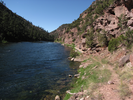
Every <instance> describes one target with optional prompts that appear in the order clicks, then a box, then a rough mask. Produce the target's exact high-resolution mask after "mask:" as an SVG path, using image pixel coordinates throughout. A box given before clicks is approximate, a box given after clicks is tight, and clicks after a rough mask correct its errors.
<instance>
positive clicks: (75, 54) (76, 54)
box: [70, 50, 79, 58]
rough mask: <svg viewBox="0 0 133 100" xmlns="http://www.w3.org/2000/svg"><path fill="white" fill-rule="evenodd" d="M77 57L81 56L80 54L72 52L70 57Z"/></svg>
mask: <svg viewBox="0 0 133 100" xmlns="http://www.w3.org/2000/svg"><path fill="white" fill-rule="evenodd" d="M76 56H79V54H78V53H77V52H75V51H74V50H71V52H70V57H72V58H76Z"/></svg>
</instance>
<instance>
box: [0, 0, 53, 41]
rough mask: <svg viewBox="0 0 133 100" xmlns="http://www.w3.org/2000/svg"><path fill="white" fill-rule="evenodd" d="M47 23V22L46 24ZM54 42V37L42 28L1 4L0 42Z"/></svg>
mask: <svg viewBox="0 0 133 100" xmlns="http://www.w3.org/2000/svg"><path fill="white" fill-rule="evenodd" d="M44 23H45V22H44ZM38 40H43V41H53V36H52V35H49V33H48V32H47V31H46V30H44V29H43V28H41V27H36V26H34V25H33V24H32V23H31V22H29V21H27V20H25V19H24V18H22V17H21V16H19V15H17V14H15V13H13V12H12V11H11V10H9V9H8V8H7V7H6V6H5V4H4V2H3V1H1V2H0V42H7V41H8V42H17V41H38Z"/></svg>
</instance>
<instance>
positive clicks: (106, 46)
mask: <svg viewBox="0 0 133 100" xmlns="http://www.w3.org/2000/svg"><path fill="white" fill-rule="evenodd" d="M54 33H57V34H58V35H57V37H56V40H55V41H57V42H60V43H62V44H65V45H74V48H75V49H76V50H75V49H74V50H75V51H80V52H82V54H80V56H76V58H75V57H73V59H72V61H81V65H80V66H79V70H78V71H79V74H78V77H77V80H76V81H75V84H72V89H71V90H68V91H67V94H66V96H65V98H64V100H133V95H132V94H133V73H132V71H133V0H96V1H94V2H93V3H92V5H91V6H90V7H89V8H88V9H87V10H85V11H84V12H83V13H81V14H80V17H79V18H78V19H77V20H75V21H73V22H72V23H71V24H68V25H67V26H65V27H64V28H62V29H59V28H58V29H57V30H55V31H54V32H53V33H52V34H54ZM73 54H74V53H73ZM71 55H72V54H71Z"/></svg>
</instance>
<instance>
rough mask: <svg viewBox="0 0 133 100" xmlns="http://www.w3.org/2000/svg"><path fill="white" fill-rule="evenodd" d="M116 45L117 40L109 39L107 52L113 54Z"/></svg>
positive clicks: (117, 43)
mask: <svg viewBox="0 0 133 100" xmlns="http://www.w3.org/2000/svg"><path fill="white" fill-rule="evenodd" d="M118 45H119V40H118V39H117V38H116V39H111V40H110V41H109V45H108V50H109V51H111V52H113V51H115V50H116V49H117V47H118Z"/></svg>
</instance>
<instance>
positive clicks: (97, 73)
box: [64, 58, 111, 100]
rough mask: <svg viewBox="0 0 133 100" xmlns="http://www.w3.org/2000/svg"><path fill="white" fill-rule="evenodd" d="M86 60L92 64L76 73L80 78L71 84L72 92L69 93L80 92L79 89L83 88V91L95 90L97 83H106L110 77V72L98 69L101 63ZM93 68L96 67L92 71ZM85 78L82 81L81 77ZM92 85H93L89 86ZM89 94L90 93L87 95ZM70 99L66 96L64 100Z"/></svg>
mask: <svg viewBox="0 0 133 100" xmlns="http://www.w3.org/2000/svg"><path fill="white" fill-rule="evenodd" d="M87 60H91V61H92V62H93V63H92V64H90V65H88V67H87V68H85V69H84V68H80V69H79V70H78V72H79V73H80V77H79V78H78V79H77V81H76V82H75V84H72V85H71V86H72V90H71V93H78V92H80V91H81V87H82V86H83V90H86V89H88V88H91V89H92V90H94V89H93V88H96V86H97V84H98V83H104V82H107V81H108V80H109V79H110V77H111V72H110V70H108V69H100V68H101V63H100V62H96V61H95V60H94V59H92V58H89V59H87ZM87 60H84V61H83V62H86V61H87ZM95 66H98V67H97V68H96V69H93V68H94V67H95ZM83 76H84V77H85V78H84V79H82V77H83ZM91 84H94V85H91ZM89 94H91V93H89ZM70 97H71V95H70V94H67V95H66V97H65V98H64V100H68V99H69V98H70Z"/></svg>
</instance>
